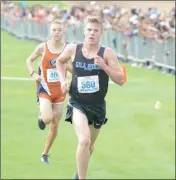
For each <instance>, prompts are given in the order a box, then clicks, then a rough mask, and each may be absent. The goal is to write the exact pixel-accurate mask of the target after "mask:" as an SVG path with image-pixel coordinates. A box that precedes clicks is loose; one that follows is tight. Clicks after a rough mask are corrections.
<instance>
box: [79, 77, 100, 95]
mask: <svg viewBox="0 0 176 180" xmlns="http://www.w3.org/2000/svg"><path fill="white" fill-rule="evenodd" d="M77 85H78V92H79V93H94V92H97V91H99V77H98V76H97V75H95V76H84V77H78V84H77Z"/></svg>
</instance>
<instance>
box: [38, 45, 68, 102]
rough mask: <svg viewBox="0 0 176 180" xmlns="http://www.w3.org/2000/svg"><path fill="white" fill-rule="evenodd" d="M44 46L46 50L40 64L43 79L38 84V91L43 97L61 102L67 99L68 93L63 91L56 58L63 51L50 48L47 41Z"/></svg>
mask: <svg viewBox="0 0 176 180" xmlns="http://www.w3.org/2000/svg"><path fill="white" fill-rule="evenodd" d="M44 46H45V48H44V49H45V51H44V55H43V58H42V59H41V61H40V66H39V69H40V75H41V76H42V77H43V80H42V81H41V82H40V83H39V84H38V91H37V92H38V95H39V97H41V98H47V99H49V100H50V101H51V102H52V103H61V102H63V101H64V100H65V97H66V95H65V94H63V93H62V91H61V84H60V79H59V73H58V72H57V70H56V59H57V58H58V57H59V55H60V54H61V53H62V52H60V53H53V52H51V51H50V50H49V48H48V45H47V43H45V44H44ZM65 46H66V45H65ZM65 46H64V48H65ZM64 48H63V50H64ZM63 50H62V51H63ZM63 68H64V66H63Z"/></svg>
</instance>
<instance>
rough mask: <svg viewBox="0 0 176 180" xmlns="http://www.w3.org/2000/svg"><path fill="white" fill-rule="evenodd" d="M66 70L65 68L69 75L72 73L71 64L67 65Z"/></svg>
mask: <svg viewBox="0 0 176 180" xmlns="http://www.w3.org/2000/svg"><path fill="white" fill-rule="evenodd" d="M66 68H67V71H68V72H69V73H72V72H73V68H72V65H71V64H69V63H67V66H66Z"/></svg>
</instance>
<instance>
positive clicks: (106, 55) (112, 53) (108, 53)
mask: <svg viewBox="0 0 176 180" xmlns="http://www.w3.org/2000/svg"><path fill="white" fill-rule="evenodd" d="M114 56H115V57H117V54H116V52H115V51H114V50H113V49H112V48H109V47H105V50H104V58H106V59H109V58H111V57H114Z"/></svg>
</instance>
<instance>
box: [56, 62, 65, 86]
mask: <svg viewBox="0 0 176 180" xmlns="http://www.w3.org/2000/svg"><path fill="white" fill-rule="evenodd" d="M56 70H57V72H58V74H59V78H60V82H61V83H62V82H64V81H65V80H66V66H65V64H62V63H61V62H60V61H57V62H56Z"/></svg>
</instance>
